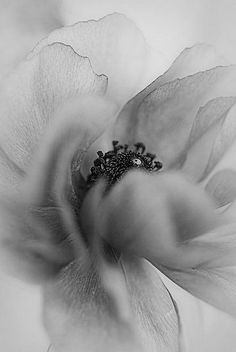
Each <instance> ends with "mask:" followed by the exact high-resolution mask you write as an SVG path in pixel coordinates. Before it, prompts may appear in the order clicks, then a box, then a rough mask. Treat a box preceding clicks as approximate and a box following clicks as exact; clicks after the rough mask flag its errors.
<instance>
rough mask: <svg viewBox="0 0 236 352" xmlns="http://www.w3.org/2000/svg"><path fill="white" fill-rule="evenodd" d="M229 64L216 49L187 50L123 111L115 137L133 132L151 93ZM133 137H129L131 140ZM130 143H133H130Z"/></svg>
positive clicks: (205, 46) (200, 47)
mask: <svg viewBox="0 0 236 352" xmlns="http://www.w3.org/2000/svg"><path fill="white" fill-rule="evenodd" d="M226 64H227V62H226V61H225V59H224V58H223V57H220V56H219V55H218V54H217V53H216V51H215V49H214V48H213V47H212V46H210V45H207V44H204V43H201V44H196V45H194V46H193V47H191V48H186V49H184V50H183V51H182V53H181V54H180V55H179V56H178V57H177V59H176V60H175V61H174V62H173V64H172V65H171V67H170V68H169V69H168V70H167V71H166V72H165V73H164V74H163V75H161V76H160V77H158V78H157V79H156V80H155V81H154V82H152V83H151V84H150V85H149V86H147V87H146V88H145V89H144V90H143V91H141V92H140V93H139V94H138V95H137V96H136V97H134V98H133V99H132V100H130V101H129V102H128V103H127V104H126V105H125V107H124V108H123V110H122V111H121V113H120V115H119V118H118V121H117V126H116V130H115V137H116V138H118V139H120V138H123V135H124V136H125V138H127V137H128V136H129V134H130V132H132V129H133V126H134V125H135V124H136V123H137V122H138V121H137V120H138V118H137V114H138V110H139V106H140V104H141V103H142V101H143V99H144V98H145V97H147V96H148V95H149V94H150V93H151V92H153V91H154V90H157V89H158V88H160V87H161V86H162V85H163V84H166V83H168V82H171V81H173V80H175V79H177V78H180V79H181V78H184V77H186V76H189V75H193V74H195V73H197V72H200V71H205V70H209V69H211V68H213V67H215V66H221V65H226ZM127 131H128V132H127ZM130 139H131V137H129V140H130ZM130 143H133V142H132V141H130Z"/></svg>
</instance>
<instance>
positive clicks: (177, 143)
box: [124, 66, 236, 167]
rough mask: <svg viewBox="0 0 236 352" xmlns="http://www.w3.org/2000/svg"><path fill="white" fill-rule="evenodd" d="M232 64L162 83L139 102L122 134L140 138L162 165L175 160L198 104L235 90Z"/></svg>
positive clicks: (179, 152) (184, 140) (183, 144)
mask: <svg viewBox="0 0 236 352" xmlns="http://www.w3.org/2000/svg"><path fill="white" fill-rule="evenodd" d="M235 76H236V67H235V66H228V67H217V68H214V69H211V70H208V71H204V72H200V73H197V74H195V75H192V76H188V77H186V78H183V79H180V80H175V81H172V82H170V83H166V84H164V85H162V86H161V87H160V88H159V89H157V90H154V91H153V92H152V93H150V94H149V95H148V96H147V97H146V98H145V99H144V100H143V101H142V103H141V104H140V105H139V107H138V110H137V114H136V115H135V116H134V115H132V116H131V117H130V120H129V122H130V126H131V121H132V128H131V127H130V129H127V132H126V133H125V134H124V136H125V137H127V138H128V140H134V141H142V142H143V143H145V144H146V145H147V148H148V149H149V151H151V152H155V153H156V154H157V155H158V156H159V158H160V159H161V160H162V161H163V163H164V165H165V166H166V167H169V166H170V165H173V163H176V161H177V160H178V158H179V157H180V156H181V154H182V153H183V151H184V150H185V148H186V143H187V140H188V137H189V134H190V131H191V127H192V124H193V121H194V119H195V116H196V114H197V112H198V109H199V107H200V106H203V105H205V104H206V103H207V102H208V101H209V100H212V99H214V98H216V97H219V96H231V95H232V96H233V95H235V92H236V83H235V82H236V80H235V78H236V77H235Z"/></svg>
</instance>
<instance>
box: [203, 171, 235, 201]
mask: <svg viewBox="0 0 236 352" xmlns="http://www.w3.org/2000/svg"><path fill="white" fill-rule="evenodd" d="M205 189H206V192H207V193H208V194H209V195H210V196H211V197H212V199H213V200H214V201H215V203H216V205H217V206H218V207H222V206H224V205H226V204H229V203H232V202H233V201H234V200H235V199H236V172H235V171H233V170H230V169H228V170H221V171H218V172H217V173H215V174H214V175H213V176H212V177H211V178H210V180H209V181H208V182H207V185H206V187H205Z"/></svg>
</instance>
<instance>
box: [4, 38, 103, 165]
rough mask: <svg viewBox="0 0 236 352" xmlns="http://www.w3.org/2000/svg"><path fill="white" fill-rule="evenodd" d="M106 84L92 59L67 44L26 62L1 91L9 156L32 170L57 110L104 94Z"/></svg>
mask: <svg viewBox="0 0 236 352" xmlns="http://www.w3.org/2000/svg"><path fill="white" fill-rule="evenodd" d="M106 83H107V82H106V78H105V77H104V76H97V75H96V74H95V73H94V72H93V71H92V69H91V66H90V63H89V61H88V59H86V58H82V57H80V56H79V55H77V54H76V53H75V52H74V51H73V49H72V48H71V47H69V46H65V45H63V44H58V43H57V44H53V45H50V46H48V47H45V48H44V49H43V50H42V51H41V52H40V54H39V55H36V56H34V58H32V59H30V60H27V61H25V62H23V63H22V64H21V65H20V66H19V67H18V69H17V70H16V71H15V72H13V73H12V75H11V76H10V77H9V78H8V79H7V80H6V82H4V83H3V84H2V87H1V90H0V116H1V130H0V140H1V146H2V147H3V148H4V151H5V152H6V154H7V155H8V157H9V158H10V159H11V160H12V161H13V162H14V163H16V164H17V165H18V166H19V167H20V168H22V169H24V170H26V169H27V168H29V167H30V166H29V165H30V164H31V162H32V159H33V155H34V153H35V151H36V150H37V147H38V145H39V142H40V139H41V138H42V136H43V135H44V133H45V129H46V127H47V125H48V123H49V121H50V120H51V119H52V116H53V114H54V112H55V110H57V109H59V108H60V106H62V104H64V103H65V102H67V100H69V99H71V98H75V97H78V96H80V95H81V94H99V95H103V94H104V92H105V90H106ZM54 118H55V115H54Z"/></svg>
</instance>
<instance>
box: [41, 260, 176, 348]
mask: <svg viewBox="0 0 236 352" xmlns="http://www.w3.org/2000/svg"><path fill="white" fill-rule="evenodd" d="M122 266H123V269H122V273H123V275H125V282H126V285H127V290H128V297H129V304H130V307H131V310H132V316H131V317H132V320H131V322H130V323H129V324H127V323H124V322H123V321H120V320H119V319H117V318H116V315H115V314H114V312H113V309H114V308H113V305H112V304H111V301H110V298H109V296H108V295H107V293H106V291H104V289H103V287H102V286H101V281H100V278H99V276H98V275H97V271H96V268H94V267H93V264H91V263H89V261H88V262H87V263H81V262H80V261H77V262H74V263H72V264H71V265H69V266H68V267H66V268H65V269H64V270H63V272H62V273H61V274H60V275H59V277H58V279H57V281H55V282H52V283H50V284H48V286H47V288H46V299H45V311H44V315H45V318H44V320H45V324H46V327H47V331H48V332H49V335H50V338H51V341H52V343H53V345H54V346H55V350H56V351H59V352H60V351H63V352H64V351H68V352H74V351H75V350H76V351H77V350H81V351H91V352H103V351H114V352H118V351H119V352H134V351H135V352H136V351H139V352H140V351H145V352H152V351H155V350H157V349H158V351H161V352H167V351H168V352H172V351H175V352H177V351H179V348H178V334H179V331H178V325H177V324H178V323H177V317H176V312H175V308H174V305H173V302H172V300H171V298H170V296H169V293H168V291H167V290H166V288H165V287H164V285H163V283H162V281H161V279H160V278H159V275H158V273H157V272H156V270H155V269H154V268H153V267H152V266H150V265H149V264H148V263H146V262H141V261H133V262H132V261H128V262H127V261H123V263H122ZM120 270H121V268H120ZM114 285H115V286H116V284H115V283H114ZM56 322H58V323H57V324H56Z"/></svg>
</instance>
